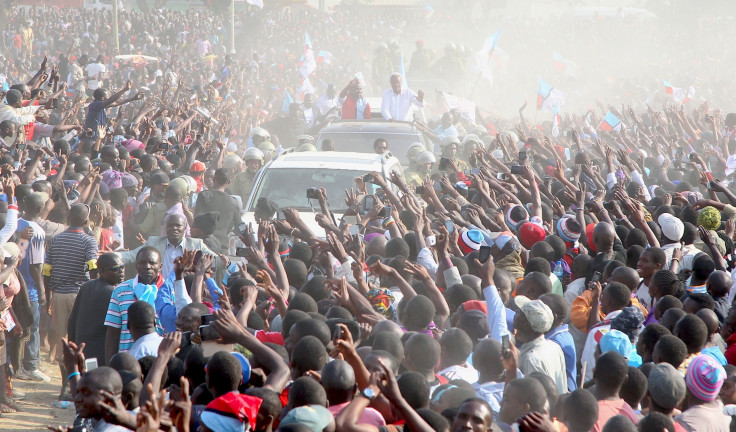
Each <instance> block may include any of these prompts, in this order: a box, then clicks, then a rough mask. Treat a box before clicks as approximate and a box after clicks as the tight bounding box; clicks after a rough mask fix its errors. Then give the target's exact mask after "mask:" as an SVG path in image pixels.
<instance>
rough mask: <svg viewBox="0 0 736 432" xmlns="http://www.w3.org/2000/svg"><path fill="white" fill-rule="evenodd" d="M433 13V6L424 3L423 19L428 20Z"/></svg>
mask: <svg viewBox="0 0 736 432" xmlns="http://www.w3.org/2000/svg"><path fill="white" fill-rule="evenodd" d="M433 15H434V8H433V7H432V6H430V5H424V19H425V20H427V21H429V20H431V19H432V16H433Z"/></svg>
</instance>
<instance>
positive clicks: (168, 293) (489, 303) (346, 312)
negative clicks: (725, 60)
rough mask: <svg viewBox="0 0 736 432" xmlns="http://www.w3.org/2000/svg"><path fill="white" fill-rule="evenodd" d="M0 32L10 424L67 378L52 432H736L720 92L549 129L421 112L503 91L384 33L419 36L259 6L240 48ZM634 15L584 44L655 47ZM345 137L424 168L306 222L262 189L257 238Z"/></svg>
mask: <svg viewBox="0 0 736 432" xmlns="http://www.w3.org/2000/svg"><path fill="white" fill-rule="evenodd" d="M438 15H440V14H439V13H438ZM5 18H6V19H8V20H9V23H8V24H7V28H6V29H5V30H4V31H3V35H2V36H3V37H2V46H3V50H2V51H3V53H4V58H3V61H2V62H0V74H1V75H2V79H0V81H2V84H3V91H4V96H3V97H4V103H3V104H2V105H0V184H1V186H2V195H0V226H1V227H2V228H1V229H0V244H1V245H2V250H3V256H4V260H3V261H2V264H0V281H3V283H2V288H3V289H2V290H0V330H1V331H0V416H1V417H2V418H0V422H5V421H8V420H12V418H13V415H14V413H15V412H17V411H18V410H20V409H21V407H20V406H19V404H18V403H17V402H18V401H19V400H22V399H23V398H24V397H25V396H26V395H24V394H23V392H21V391H20V390H19V389H18V388H16V387H15V385H14V384H17V383H18V381H19V380H20V381H35V382H48V381H50V378H49V376H48V373H49V371H48V370H46V371H44V370H42V367H43V365H44V364H46V365H47V366H46V367H47V368H48V367H49V366H48V365H49V364H53V365H54V366H53V367H57V366H58V368H59V369H60V374H61V377H62V386H61V388H60V391H59V402H58V403H57V404H55V406H57V407H63V406H69V408H70V409H71V408H72V406H73V408H74V409H75V412H76V418H75V421H74V424H73V425H63V426H58V427H57V426H54V427H52V429H54V430H59V431H67V430H74V431H83V430H87V431H90V430H94V431H125V430H136V431H141V432H142V431H149V432H150V431H158V430H167V431H168V430H173V429H172V428H175V429H176V430H179V431H189V430H202V431H207V430H212V431H217V432H219V431H224V432H229V431H246V430H250V429H253V430H255V431H259V432H271V431H278V432H321V431H328V432H331V431H333V430H335V431H337V432H373V431H376V432H400V431H402V430H407V431H409V430H412V431H415V432H416V431H422V432H431V431H437V432H450V431H451V432H461V431H469V430H472V431H474V432H484V431H491V430H494V431H504V432H506V431H512V430H513V431H517V430H518V431H545V432H548V431H560V432H561V431H566V430H569V431H575V432H578V431H596V432H598V431H629V430H639V431H647V432H648V431H662V430H666V431H670V432H673V431H683V430H684V431H730V430H736V420H734V421H732V418H733V416H736V309H732V303H733V300H734V294H736V283H734V282H735V281H734V277H736V273H734V272H736V255H734V242H736V182H735V181H734V178H735V174H736V135H735V132H736V114H734V113H730V114H728V113H726V112H724V111H723V110H722V109H721V108H720V107H728V106H729V104H730V102H731V99H730V98H731V95H730V93H729V92H727V91H725V90H726V89H729V88H730V86H731V85H732V83H731V82H730V81H728V79H723V80H720V79H717V78H713V79H712V80H710V81H707V82H706V81H701V83H700V84H699V88H698V92H699V93H698V95H701V96H699V97H693V99H692V100H690V101H682V100H679V101H677V100H675V99H674V97H673V96H672V95H670V96H666V95H660V96H657V97H654V98H649V99H648V95H649V94H650V93H651V92H652V91H654V90H653V88H652V87H650V86H651V80H654V79H655V78H656V80H657V81H658V83H657V85H658V86H659V85H660V84H659V80H661V77H659V76H656V75H655V74H657V73H660V72H659V71H660V70H664V69H666V68H665V67H664V66H662V65H663V64H665V63H666V62H665V61H664V60H662V62H661V63H662V65H658V60H661V59H657V58H653V60H652V63H653V64H654V66H653V68H652V69H651V70H648V71H645V73H644V75H645V76H644V75H643V78H642V80H641V81H637V80H636V79H634V78H638V77H634V76H629V77H626V79H621V82H617V83H614V87H615V88H616V89H617V90H620V92H619V94H618V95H616V97H613V98H611V105H606V104H604V103H602V102H599V101H596V106H595V107H592V108H589V109H587V110H581V111H580V112H578V113H575V114H573V113H572V111H570V113H569V114H566V115H564V116H563V118H560V119H556V120H555V121H554V122H552V123H550V122H549V121H544V122H538V121H537V120H536V115H535V114H530V113H531V112H532V108H533V107H531V106H530V107H528V108H527V106H526V104H523V105H522V106H521V108H519V109H518V114H516V115H515V116H514V117H513V118H499V117H496V116H493V115H485V114H484V113H483V112H482V110H480V109H479V110H474V111H471V112H468V111H467V110H466V111H463V109H462V107H455V108H453V109H446V108H448V107H444V108H443V107H441V106H440V104H436V103H434V98H433V97H429V96H427V97H425V92H424V91H422V90H423V89H421V88H416V89H412V88H411V87H413V86H414V84H413V83H422V82H435V83H437V82H440V83H444V84H446V85H447V87H445V88H448V89H452V90H453V91H456V92H460V93H461V95H463V96H464V94H462V93H463V92H466V91H468V90H470V89H472V90H474V91H475V90H477V91H478V92H481V93H483V92H486V91H490V92H491V93H493V92H495V91H496V88H497V87H498V86H494V87H492V88H485V89H484V88H483V86H480V87H476V86H475V85H473V86H470V85H469V84H468V83H471V84H477V82H476V81H478V80H475V77H474V75H475V72H473V71H472V67H471V64H472V61H471V60H469V58H468V56H467V55H466V54H467V51H465V50H464V49H463V48H462V47H459V46H456V45H454V46H447V47H445V46H444V45H443V44H440V43H439V42H438V41H432V40H428V41H426V42H425V41H423V40H420V41H410V44H411V45H415V47H416V51H414V52H413V55H411V56H410V55H409V53H408V52H407V55H406V56H404V55H403V54H402V52H401V48H402V47H401V45H400V43H399V42H398V41H394V40H393V39H392V38H391V37H386V38H384V37H383V36H391V35H392V34H393V33H396V34H400V33H401V31H402V30H403V31H406V32H407V33H410V32H412V31H415V32H416V33H417V34H422V32H426V31H427V28H428V22H429V21H430V20H431V19H432V18H431V17H430V16H421V15H420V16H417V14H416V13H415V11H411V12H410V13H402V12H392V13H390V14H382V15H378V14H376V15H371V14H370V13H366V15H365V16H361V17H359V18H358V17H356V15H355V14H354V12H350V10H337V11H335V12H333V13H331V14H324V13H321V12H318V11H315V10H311V9H300V8H296V7H295V8H291V9H290V8H286V9H277V10H275V11H274V10H271V11H268V10H264V11H259V10H257V9H255V8H254V9H249V10H248V11H246V12H245V13H240V14H239V15H238V25H237V28H238V30H237V32H236V33H237V35H236V36H237V39H236V40H242V41H243V47H239V49H237V50H234V51H233V50H229V49H227V48H226V46H227V44H228V42H227V40H228V34H227V27H226V26H225V25H224V24H223V22H222V20H221V18H220V17H217V16H215V15H213V14H212V13H210V12H208V11H204V10H191V11H186V12H174V11H168V10H156V11H151V13H149V14H142V13H139V12H135V11H129V12H122V13H121V17H120V35H119V36H120V38H119V39H120V52H115V49H114V48H113V47H114V41H113V40H112V39H111V36H110V35H111V21H110V13H109V12H101V11H87V10H75V9H53V8H51V9H46V10H41V9H30V10H28V11H24V10H21V9H13V10H12V11H11V12H10V13H8V14H7V15H6V17H5ZM619 18H620V17H619ZM619 18H617V19H616V20H614V21H613V22H610V21H605V22H602V23H600V26H598V27H600V28H597V29H596V30H592V29H591V31H592V32H594V31H599V32H600V35H607V34H609V33H610V32H613V31H615V29H616V28H617V27H616V26H624V27H625V28H628V29H630V30H631V29H638V28H639V26H641V25H642V23H641V22H639V21H635V22H630V21H625V20H622V21H620V22H619V21H618V19H619ZM457 19H466V17H465V15H463V14H460V13H458V16H456V17H453V16H452V15H444V16H443V15H440V16H439V17H435V18H434V20H435V21H434V23H433V26H435V27H432V28H433V29H434V31H435V32H438V29H445V28H446V26H447V25H448V23H453V22H455V21H456V20H457ZM471 21H472V20H471ZM553 23H554V22H553V21H549V22H545V24H543V25H545V26H550V27H551V26H553ZM516 24H518V27H519V28H524V26H532V25H533V23H529V22H526V21H523V20H522V21H519V22H518V23H516ZM714 25H715V26H719V25H722V24H720V23H714ZM509 27H512V26H509ZM379 30H380V31H383V32H384V33H385V34H383V35H382V36H381V37H379V38H376V32H377V31H379ZM468 31H469V32H478V33H479V32H480V29H479V28H473V27H472V26H471V28H469V29H468ZM505 31H508V30H505ZM729 31H730V30H729ZM305 32H308V33H309V34H310V36H311V40H312V42H313V43H314V45H315V46H314V47H313V51H314V52H313V53H312V54H315V55H317V57H319V58H320V60H319V63H318V64H317V65H315V67H314V68H313V70H307V72H306V73H304V72H303V70H304V69H305V68H306V69H310V67H309V64H308V63H309V58H307V57H308V56H309V53H308V52H307V51H305V46H304V45H305V43H304V41H305V35H304V33H305ZM438 33H441V32H438ZM724 33H725V34H727V33H728V31H725V32H724ZM504 34H507V33H504ZM254 35H255V36H257V37H247V36H254ZM504 37H510V38H513V37H514V36H513V33H512V35H511V36H504ZM557 37H561V36H559V35H557V36H555V38H557ZM627 37H630V36H627ZM699 37H700V38H701V39H702V40H708V38H709V36H707V35H700V36H699ZM241 38H242V39H241ZM367 40H370V41H376V40H378V42H377V43H376V44H372V43H371V44H367V43H366V41H367ZM719 40H720V39H719ZM591 41H593V42H594V41H595V38H591V39H590V40H586V41H584V42H580V43H581V45H585V46H587V45H588V44H593V42H591ZM402 43H404V44H407V41H406V40H402ZM425 44H426V45H431V46H432V47H433V48H431V49H430V48H426V46H425ZM374 45H375V46H374ZM246 46H247V49H245V47H246ZM404 47H405V46H404ZM240 48H243V49H240ZM589 48H592V45H591V47H589ZM711 48H712V47H711ZM443 49H444V50H445V51H444V52H445V56H444V57H443V56H441V55H439V53H438V52H437V51H441V50H443ZM580 49H584V47H583V48H580ZM708 49H710V48H706V50H708ZM724 49H727V48H724ZM499 50H500V49H499ZM645 50H646V48H642V52H644V51H645ZM321 51H325V52H322V53H321V54H320V52H321ZM246 52H247V53H248V54H247V55H246V54H245V53H246ZM121 53H130V54H121ZM463 53H465V54H463ZM689 54H691V52H690V51H688V50H684V52H683V53H680V55H689ZM302 56H303V58H300V57H302ZM499 56H501V54H499ZM724 57H726V56H724ZM500 58H502V56H501V57H500ZM402 59H405V60H404V61H405V62H406V65H405V69H406V71H405V73H403V74H402V73H399V70H400V69H402V68H400V67H399V65H400V63H401V62H402ZM719 62H720V60H719ZM520 64H521V63H520ZM718 64H721V63H718ZM495 67H497V68H499V69H501V68H500V66H499V65H498V64H497V65H496V66H495ZM512 68H513V65H512ZM683 69H686V68H683ZM407 75H408V76H409V77H410V78H411V79H410V80H409V84H410V85H409V86H407V85H406V84H407V83H406V82H405V81H404V80H405V79H406V76H407ZM519 75H520V76H521V77H522V78H523V74H519ZM683 75H684V72H681V71H680V70H674V71H672V76H675V77H676V78H677V77H682V76H683ZM714 76H715V74H714ZM469 77H470V79H468V78H469ZM306 78H308V80H311V85H312V88H305V87H304V81H307V79H306ZM517 79H521V78H518V77H517ZM673 79H674V78H673ZM730 79H732V78H730ZM432 80H435V81H432ZM300 83H301V85H300ZM568 83H569V84H570V85H573V84H574V83H575V82H574V80H572V79H570V81H569V82H568ZM708 83H711V84H712V85H711V86H710V87H709V85H708ZM466 84H467V85H466ZM466 87H469V88H466ZM509 88H512V86H509ZM426 90H429V89H426ZM507 90H508V89H507ZM596 90H600V88H598V87H596V86H584V88H583V89H581V92H580V93H579V94H578V95H577V97H578V98H583V97H584V96H585V97H587V96H588V95H589V94H595V93H596ZM720 90H723V94H720V93H719V91H720ZM501 91H503V92H505V91H506V90H501ZM609 91H610V89H609ZM660 91H661V92H662V93H664V90H661V89H660ZM364 92H365V93H370V95H377V96H379V97H380V99H381V101H380V106H373V107H372V106H370V102H369V100H368V96H367V94H364ZM605 93H606V92H604V91H602V92H601V94H605ZM287 95H289V96H293V99H291V100H289V98H287V97H286V96H287ZM711 95H712V96H713V99H710V98H708V97H706V96H711ZM480 99H481V98H477V99H475V100H476V101H478V100H480ZM650 99H651V100H650ZM646 100H650V101H655V102H657V103H656V104H655V103H652V104H651V105H647V104H645V103H644V102H643V101H646ZM707 100H709V101H710V104H709V102H708V101H707ZM621 102H626V105H623V106H622V105H621ZM660 102H663V103H660ZM676 102H683V103H676ZM494 103H497V102H494ZM504 103H505V105H507V106H508V103H507V100H504ZM628 103H631V104H632V106H629V105H628ZM714 103H715V104H716V105H717V106H714ZM374 104H375V102H374ZM574 105H575V103H574V101H571V106H574ZM660 105H662V106H663V108H662V109H660V110H658V109H657V108H659V106H660ZM420 112H421V113H422V115H418V114H419V113H420ZM486 114H487V113H486ZM531 117H534V119H532V118H531ZM338 119H340V120H343V121H347V122H349V121H352V120H367V119H374V120H375V121H376V124H380V123H381V122H383V123H384V124H389V123H388V122H402V123H410V124H411V125H413V128H414V130H417V131H419V133H421V134H422V137H423V138H422V139H423V142H417V143H415V144H413V145H411V146H410V147H409V149H408V152H407V153H406V154H405V155H404V154H395V156H398V157H399V158H401V159H402V160H405V161H406V165H405V166H404V167H403V169H401V168H400V167H397V168H396V169H395V170H394V171H391V172H384V173H381V172H367V173H365V176H361V177H357V178H355V181H354V183H352V184H347V185H344V187H345V190H344V203H339V202H335V200H334V199H333V200H332V201H329V200H328V199H327V196H328V195H329V196H331V197H334V196H337V195H336V194H342V193H343V190H339V191H334V190H333V191H327V190H325V189H319V188H317V189H314V188H311V187H312V186H314V185H310V184H297V185H293V187H294V190H298V193H299V194H302V193H303V191H304V190H306V189H308V188H309V192H308V193H309V194H310V196H309V197H310V198H311V199H312V200H313V201H314V202H315V203H317V204H318V206H317V207H318V209H316V208H315V209H314V212H315V213H316V216H315V215H309V217H307V215H305V214H302V215H300V211H299V210H297V209H295V208H292V207H285V208H279V206H278V205H277V203H276V199H275V198H274V197H275V196H276V195H278V194H279V193H281V192H284V191H279V190H264V191H261V193H260V198H262V199H259V200H258V202H257V205H256V206H255V218H256V221H255V223H253V224H247V223H243V222H242V221H243V213H244V210H245V209H244V206H245V205H246V203H248V202H249V200H251V198H250V197H251V192H252V190H253V188H254V184H255V183H256V182H257V180H258V176H259V173H262V172H263V171H262V169H263V168H264V166H265V165H266V164H267V163H268V162H269V161H272V160H274V159H278V158H279V157H281V155H282V154H284V153H292V152H305V153H306V152H309V153H314V154H319V153H318V150H317V148H319V149H320V152H333V151H337V152H339V151H340V150H341V142H340V141H339V140H334V141H332V140H324V141H323V142H317V139H316V137H317V135H318V133H319V131H320V130H321V128H323V127H324V126H325V125H327V124H330V123H331V122H333V121H335V120H338ZM612 119H613V120H616V121H613V120H612ZM364 152H365V153H375V154H376V157H378V155H380V158H381V160H384V161H385V160H388V159H390V158H392V157H393V156H394V153H396V149H395V147H392V138H391V137H390V136H386V137H379V138H378V139H375V140H371V141H367V142H365V147H364ZM322 154H325V153H322ZM288 192H291V191H288ZM337 209H339V212H338V210H337ZM302 212H303V213H304V211H303V210H302ZM312 219H314V220H315V221H316V224H313V223H311V222H312ZM44 353H48V362H42V361H41V360H42V356H43V355H44ZM65 402H70V403H69V404H66V403H65ZM72 402H73V403H72Z"/></svg>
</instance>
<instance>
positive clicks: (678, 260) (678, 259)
mask: <svg viewBox="0 0 736 432" xmlns="http://www.w3.org/2000/svg"><path fill="white" fill-rule="evenodd" d="M671 261H677V262H680V258H672V260H671Z"/></svg>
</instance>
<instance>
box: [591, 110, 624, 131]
mask: <svg viewBox="0 0 736 432" xmlns="http://www.w3.org/2000/svg"><path fill="white" fill-rule="evenodd" d="M596 129H598V130H602V131H612V130H614V131H619V130H621V119H619V118H618V117H616V116H615V115H614V114H613V113H612V112H611V111H608V112H607V113H606V115H605V116H604V117H603V120H601V122H600V124H599V125H598V127H597V128H596Z"/></svg>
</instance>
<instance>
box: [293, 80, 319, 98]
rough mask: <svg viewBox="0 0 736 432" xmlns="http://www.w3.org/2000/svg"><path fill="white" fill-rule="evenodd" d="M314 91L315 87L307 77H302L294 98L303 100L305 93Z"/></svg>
mask: <svg viewBox="0 0 736 432" xmlns="http://www.w3.org/2000/svg"><path fill="white" fill-rule="evenodd" d="M314 92H315V89H314V86H313V85H312V83H311V82H310V81H309V77H304V79H303V80H302V83H301V85H300V86H299V88H298V89H297V91H296V98H297V99H298V100H300V101H301V100H304V95H305V94H307V93H312V94H314Z"/></svg>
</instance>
